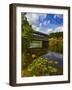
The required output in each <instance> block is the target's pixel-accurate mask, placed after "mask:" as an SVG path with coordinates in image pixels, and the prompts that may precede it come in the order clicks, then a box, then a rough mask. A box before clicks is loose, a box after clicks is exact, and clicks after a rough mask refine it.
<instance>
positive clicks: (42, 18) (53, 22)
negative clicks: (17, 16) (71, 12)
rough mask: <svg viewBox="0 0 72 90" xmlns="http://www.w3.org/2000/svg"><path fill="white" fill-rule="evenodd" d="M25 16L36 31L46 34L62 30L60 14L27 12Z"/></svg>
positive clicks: (61, 16)
mask: <svg viewBox="0 0 72 90" xmlns="http://www.w3.org/2000/svg"><path fill="white" fill-rule="evenodd" d="M26 17H27V20H28V22H29V23H30V24H31V25H32V27H33V29H34V30H36V31H39V32H43V33H46V34H50V33H54V32H62V31H63V15H62V14H46V13H27V14H26Z"/></svg>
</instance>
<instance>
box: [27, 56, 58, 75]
mask: <svg viewBox="0 0 72 90" xmlns="http://www.w3.org/2000/svg"><path fill="white" fill-rule="evenodd" d="M50 61H51V60H48V59H47V58H41V57H39V58H37V59H35V60H34V61H33V62H32V64H30V65H29V66H28V71H29V72H30V73H31V75H32V76H45V75H52V74H55V73H56V72H57V68H55V67H53V66H54V65H56V64H58V63H55V62H54V61H52V62H51V63H50Z"/></svg>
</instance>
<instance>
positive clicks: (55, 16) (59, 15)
mask: <svg viewBox="0 0 72 90" xmlns="http://www.w3.org/2000/svg"><path fill="white" fill-rule="evenodd" d="M57 17H58V18H63V15H61V14H55V15H54V18H55V19H56V18H57Z"/></svg>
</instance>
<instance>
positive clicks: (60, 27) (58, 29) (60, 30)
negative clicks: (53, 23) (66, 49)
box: [54, 26, 63, 32]
mask: <svg viewBox="0 0 72 90" xmlns="http://www.w3.org/2000/svg"><path fill="white" fill-rule="evenodd" d="M54 32H63V26H59V27H57V28H56V29H54Z"/></svg>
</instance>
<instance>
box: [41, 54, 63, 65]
mask: <svg viewBox="0 0 72 90" xmlns="http://www.w3.org/2000/svg"><path fill="white" fill-rule="evenodd" d="M41 57H43V58H47V59H49V60H55V61H58V62H59V65H60V66H63V55H61V54H59V53H55V52H49V53H47V54H44V55H42V56H41Z"/></svg>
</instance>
